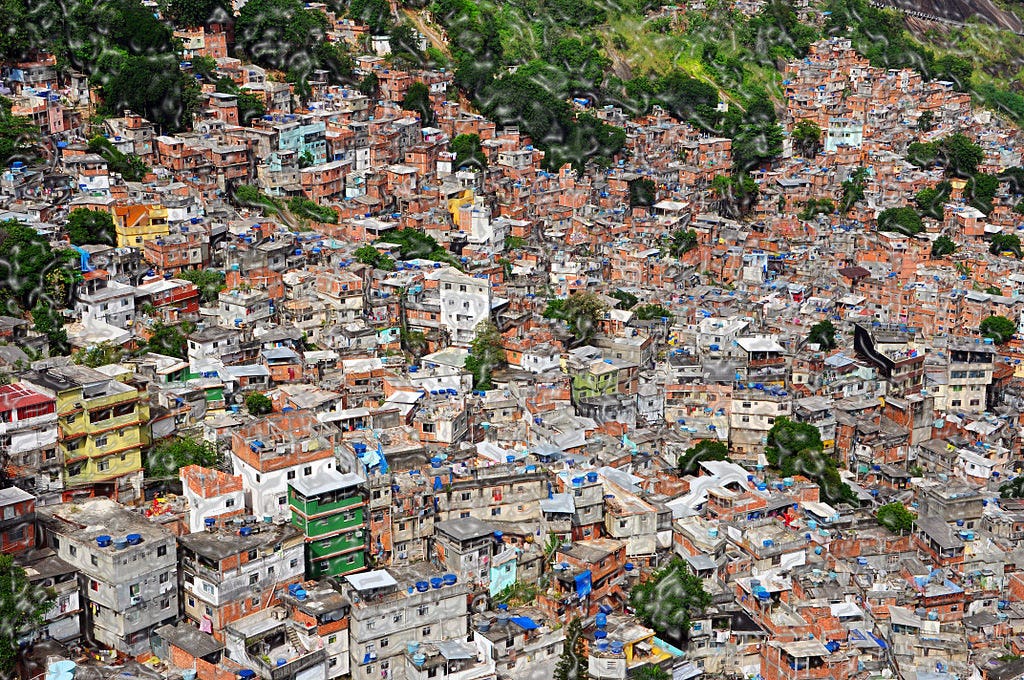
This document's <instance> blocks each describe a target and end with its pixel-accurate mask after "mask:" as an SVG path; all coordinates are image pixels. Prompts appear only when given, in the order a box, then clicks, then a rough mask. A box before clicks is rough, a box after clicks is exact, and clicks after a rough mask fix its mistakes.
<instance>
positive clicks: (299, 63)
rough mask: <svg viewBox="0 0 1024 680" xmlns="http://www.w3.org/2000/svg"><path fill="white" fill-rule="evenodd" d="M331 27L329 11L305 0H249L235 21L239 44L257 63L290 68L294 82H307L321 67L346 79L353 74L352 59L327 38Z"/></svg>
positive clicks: (243, 53)
mask: <svg viewBox="0 0 1024 680" xmlns="http://www.w3.org/2000/svg"><path fill="white" fill-rule="evenodd" d="M328 28H329V25H328V20H327V17H326V15H325V14H324V13H323V12H321V11H319V10H317V9H312V8H306V7H305V5H304V4H303V2H302V0H249V2H246V3H245V6H244V7H242V9H241V11H240V12H239V14H238V19H237V20H236V21H235V41H236V47H237V48H238V50H239V51H240V53H241V56H243V57H245V58H247V59H249V60H250V61H252V62H253V63H255V64H258V65H260V66H264V67H267V68H273V69H277V70H280V71H287V72H288V74H289V80H290V81H292V82H300V81H301V82H303V83H305V82H306V81H307V79H308V77H309V75H310V74H311V73H312V72H313V71H314V70H316V69H321V68H322V69H325V70H326V71H327V72H328V74H329V77H330V79H331V80H332V81H333V82H343V81H344V80H345V79H348V78H350V77H351V75H352V67H351V63H350V62H349V61H348V57H347V54H346V53H345V52H344V51H343V50H342V49H341V48H340V47H338V46H337V45H334V44H332V43H331V42H330V41H329V40H328V39H327V30H328ZM306 87H308V85H306Z"/></svg>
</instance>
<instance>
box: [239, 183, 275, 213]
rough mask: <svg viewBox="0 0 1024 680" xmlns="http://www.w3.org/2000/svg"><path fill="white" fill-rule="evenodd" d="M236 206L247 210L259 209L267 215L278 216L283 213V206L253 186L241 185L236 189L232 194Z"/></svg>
mask: <svg viewBox="0 0 1024 680" xmlns="http://www.w3.org/2000/svg"><path fill="white" fill-rule="evenodd" d="M231 198H232V199H234V202H235V204H237V205H239V206H241V207H245V208H259V209H261V210H263V212H264V213H265V214H278V213H280V212H281V204H280V203H278V202H277V201H276V200H274V199H273V198H271V197H270V196H267V195H265V194H264V193H263V192H261V191H260V190H259V189H257V188H256V187H254V186H252V185H251V184H240V185H238V186H236V187H235V189H234V192H233V193H232V194H231Z"/></svg>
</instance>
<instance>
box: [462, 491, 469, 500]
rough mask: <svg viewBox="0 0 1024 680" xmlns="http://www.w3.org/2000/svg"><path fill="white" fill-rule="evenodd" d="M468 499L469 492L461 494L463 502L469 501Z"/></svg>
mask: <svg viewBox="0 0 1024 680" xmlns="http://www.w3.org/2000/svg"><path fill="white" fill-rule="evenodd" d="M469 498H470V494H469V492H464V493H463V494H462V500H464V501H468V500H469Z"/></svg>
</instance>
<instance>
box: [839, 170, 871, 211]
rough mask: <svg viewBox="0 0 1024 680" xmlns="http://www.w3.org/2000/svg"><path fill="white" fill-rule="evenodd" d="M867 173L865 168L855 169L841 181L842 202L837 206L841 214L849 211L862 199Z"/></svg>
mask: <svg viewBox="0 0 1024 680" xmlns="http://www.w3.org/2000/svg"><path fill="white" fill-rule="evenodd" d="M867 181H868V171H867V168H857V169H856V170H854V171H853V172H852V173H850V176H849V177H848V178H847V179H846V180H844V181H843V184H842V187H843V200H842V201H841V202H840V204H839V208H840V210H841V211H842V213H843V214H846V213H847V212H849V211H850V208H852V207H853V206H854V204H855V203H857V201H860V200H862V199H863V198H864V188H865V187H866V186H867Z"/></svg>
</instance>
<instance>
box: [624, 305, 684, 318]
mask: <svg viewBox="0 0 1024 680" xmlns="http://www.w3.org/2000/svg"><path fill="white" fill-rule="evenodd" d="M633 316H634V317H635V318H636V319H637V320H638V321H650V320H652V319H668V320H669V321H671V320H672V319H673V318H675V317H674V316H673V314H672V312H670V311H669V310H668V309H666V308H665V307H663V306H662V305H659V304H657V303H648V304H645V305H640V306H639V307H637V308H636V309H634V310H633Z"/></svg>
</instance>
